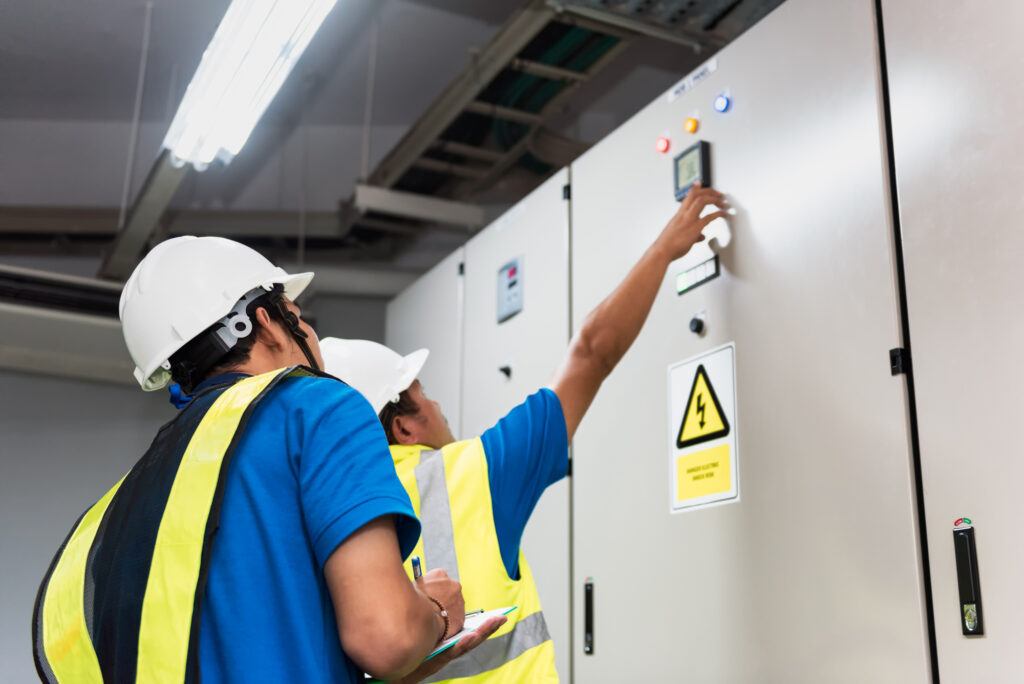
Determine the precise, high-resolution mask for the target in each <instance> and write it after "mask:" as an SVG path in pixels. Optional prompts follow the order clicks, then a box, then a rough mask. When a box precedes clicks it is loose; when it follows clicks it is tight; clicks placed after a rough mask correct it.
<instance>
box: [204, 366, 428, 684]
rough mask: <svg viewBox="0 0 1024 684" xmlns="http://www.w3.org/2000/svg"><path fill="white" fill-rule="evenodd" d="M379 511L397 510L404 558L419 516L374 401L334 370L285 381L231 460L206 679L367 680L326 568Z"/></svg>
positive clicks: (211, 601) (217, 548) (212, 581)
mask: <svg viewBox="0 0 1024 684" xmlns="http://www.w3.org/2000/svg"><path fill="white" fill-rule="evenodd" d="M239 377H241V376H239ZM230 379H237V378H235V377H234V376H231V375H229V376H218V377H215V378H210V379H209V380H207V381H206V382H204V383H203V384H202V385H200V386H199V387H198V388H197V392H199V391H202V389H203V388H204V387H206V386H209V385H212V384H216V383H219V382H223V381H225V380H230ZM384 515H391V516H394V520H395V524H396V531H397V533H398V540H399V546H400V548H401V553H402V557H403V558H404V557H405V556H407V555H408V554H409V553H410V552H411V551H412V549H413V547H414V545H415V543H416V540H417V538H418V537H419V534H420V525H419V521H418V520H416V518H415V516H414V514H413V510H412V506H411V505H410V503H409V497H408V495H407V494H406V493H405V490H404V489H403V488H402V485H401V483H400V482H399V480H398V477H397V476H396V475H395V469H394V466H393V464H392V461H391V456H390V453H389V452H388V448H387V441H386V439H385V437H384V432H383V430H382V429H381V426H380V422H379V421H378V420H377V416H376V415H375V414H374V412H373V409H372V408H371V407H370V404H369V403H368V402H367V401H366V400H365V399H364V398H363V397H362V395H360V394H358V393H357V392H355V391H354V390H352V389H351V388H349V387H348V386H347V385H345V384H344V383H342V382H340V381H338V380H334V379H330V378H292V379H287V380H285V381H283V382H282V383H281V385H280V386H279V387H278V388H276V389H275V390H274V391H273V392H271V394H270V395H269V396H268V397H267V398H265V399H264V400H263V401H262V402H261V403H260V404H259V405H258V407H257V408H256V410H255V412H254V413H253V415H252V418H251V419H250V420H249V424H248V426H247V427H246V430H245V432H244V433H243V435H242V437H241V439H240V441H239V443H238V446H237V448H236V451H235V453H234V456H233V458H232V460H231V463H230V465H229V467H228V472H227V479H226V482H225V487H224V498H223V504H222V508H221V514H220V526H219V529H218V532H217V536H216V537H215V540H214V544H213V552H212V557H211V561H210V565H209V577H208V581H207V585H206V595H205V597H204V599H203V603H202V616H201V620H202V624H201V628H200V639H199V658H200V672H201V676H202V679H203V682H204V684H213V683H216V682H228V681H231V682H362V681H363V675H362V673H360V672H359V670H358V669H357V668H356V667H355V665H354V664H353V663H352V661H351V660H349V659H348V657H347V656H346V655H345V653H344V652H343V651H342V649H341V644H340V642H339V638H338V628H337V624H336V622H335V617H334V607H333V604H332V602H331V597H330V594H329V593H328V591H327V585H326V582H325V580H324V574H323V568H324V563H325V562H326V560H327V558H328V557H329V556H330V555H331V553H332V552H333V551H334V549H336V548H337V547H338V545H339V544H341V543H342V542H343V541H344V540H345V539H346V538H347V537H348V536H349V535H350V534H352V533H353V532H354V531H356V530H357V529H359V528H360V527H362V526H363V525H365V524H366V523H368V522H370V521H372V520H374V519H375V518H378V517H380V516H384Z"/></svg>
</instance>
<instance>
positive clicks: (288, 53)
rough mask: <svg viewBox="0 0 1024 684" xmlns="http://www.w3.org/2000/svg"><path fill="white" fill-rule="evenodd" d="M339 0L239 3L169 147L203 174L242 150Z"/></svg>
mask: <svg viewBox="0 0 1024 684" xmlns="http://www.w3.org/2000/svg"><path fill="white" fill-rule="evenodd" d="M336 1H337V0H233V1H232V3H231V5H230V6H229V7H228V11H227V12H226V13H225V14H224V19H222V20H221V22H220V26H219V27H217V32H216V33H215V34H214V36H213V40H211V41H210V45H209V46H208V47H207V48H206V51H205V52H204V53H203V59H202V61H201V62H200V63H199V68H198V69H196V73H195V76H193V77H192V82H191V83H189V84H188V89H187V90H186V91H185V97H184V98H182V101H181V105H180V106H179V107H178V111H177V113H176V114H175V115H174V120H173V121H172V122H171V128H170V130H169V131H168V132H167V137H166V138H164V147H165V148H167V149H168V150H170V151H171V159H172V161H174V162H175V163H179V164H186V163H190V164H192V165H193V166H195V167H196V169H198V170H199V171H202V170H203V169H205V168H206V166H207V165H208V164H209V163H210V162H212V161H213V160H214V159H220V160H221V161H223V162H224V163H225V164H226V163H228V162H230V161H231V159H232V158H233V157H234V156H235V155H236V154H238V152H239V150H241V149H242V146H243V145H244V144H245V141H246V140H248V139H249V134H250V133H252V129H253V128H254V127H255V126H256V122H257V121H259V119H260V117H261V116H262V115H263V112H264V110H265V109H266V108H267V105H269V104H270V101H271V100H273V99H274V95H276V94H277V91H278V89H280V87H281V84H282V83H284V80H285V78H287V77H288V74H289V73H290V72H291V70H292V67H293V66H295V62H297V61H298V59H299V57H300V56H301V55H302V53H303V51H304V50H305V49H306V46H307V45H309V41H310V40H312V38H313V35H314V34H315V33H316V31H317V29H319V28H320V24H322V23H323V20H324V19H325V18H326V17H327V13H328V12H330V11H331V8H333V7H334V4H335V2H336Z"/></svg>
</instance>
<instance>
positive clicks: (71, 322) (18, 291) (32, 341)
mask: <svg viewBox="0 0 1024 684" xmlns="http://www.w3.org/2000/svg"><path fill="white" fill-rule="evenodd" d="M120 297H121V286H120V285H116V284H112V283H107V282H104V281H101V280H94V279H91V278H76V277H72V276H64V275H59V274H54V273H45V272H42V271H34V270H30V269H24V268H16V267H13V266H0V330H2V331H3V334H2V335H0V368H5V369H8V370H14V371H21V372H31V373H43V374H46V375H56V376H60V377H71V378H79V379H82V380H99V381H104V382H115V383H121V384H132V383H133V382H134V380H133V379H132V370H133V368H134V364H132V362H131V359H130V358H129V356H128V350H127V349H125V346H124V339H123V337H122V335H121V322H120V321H119V320H118V315H117V311H118V302H119V300H120Z"/></svg>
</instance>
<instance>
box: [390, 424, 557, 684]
mask: <svg viewBox="0 0 1024 684" xmlns="http://www.w3.org/2000/svg"><path fill="white" fill-rule="evenodd" d="M391 453H392V457H393V458H394V460H395V467H396V470H397V472H398V475H399V479H401V481H402V484H403V486H404V487H405V489H406V491H407V492H408V493H409V498H410V500H411V501H412V504H413V508H414V509H415V510H416V513H417V515H418V516H419V518H420V522H421V523H422V525H423V536H422V538H421V539H420V542H419V543H418V544H417V549H416V550H415V551H414V552H413V553H416V554H420V555H421V556H422V557H423V562H424V568H425V569H427V570H431V569H435V568H442V569H444V570H445V571H446V572H447V573H448V575H449V576H450V577H453V578H457V579H458V581H459V582H461V584H462V592H463V596H464V597H465V599H466V610H475V609H477V608H483V609H485V610H489V609H493V608H500V607H503V606H517V610H515V611H513V612H512V613H511V614H510V615H509V616H508V617H509V619H508V622H507V623H506V624H505V625H503V626H502V627H501V629H499V630H498V631H497V632H496V633H495V634H494V635H493V636H492V637H491V638H490V639H488V640H487V641H486V642H484V643H483V644H481V645H480V646H478V647H477V648H476V649H474V650H473V651H471V652H470V653H467V654H466V655H464V656H462V657H461V658H459V659H457V660H454V661H452V662H451V663H449V664H448V665H446V666H445V667H444V669H442V670H441V671H440V672H438V673H437V674H435V675H433V676H432V677H430V678H429V679H427V680H425V681H427V682H441V681H448V680H453V679H457V680H458V681H459V682H460V684H461V683H463V682H473V684H482V683H484V682H487V683H488V684H497V683H499V682H501V683H504V682H522V681H529V682H557V681H558V674H557V671H556V670H555V663H554V645H553V644H552V642H551V636H550V634H549V633H548V628H547V625H546V624H545V622H544V614H543V612H542V611H541V606H540V598H539V597H538V595H537V588H536V585H535V584H534V582H533V574H532V572H531V571H530V567H529V564H528V563H527V562H526V559H525V558H524V557H523V554H522V552H521V551H520V553H519V570H520V578H519V579H518V580H513V579H511V578H509V576H508V573H507V571H506V570H505V565H504V562H503V561H502V559H501V552H500V549H499V546H498V538H497V531H496V529H495V527H494V516H493V511H492V507H491V493H490V485H489V482H488V471H487V459H486V457H485V455H484V451H483V444H482V443H481V442H480V440H479V439H475V440H468V441H464V442H456V443H454V444H450V445H448V446H446V447H444V448H443V449H441V450H428V449H424V448H423V447H400V446H393V447H392V448H391ZM406 572H408V573H410V575H411V566H410V564H409V563H408V562H406Z"/></svg>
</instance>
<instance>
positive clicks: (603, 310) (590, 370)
mask: <svg viewBox="0 0 1024 684" xmlns="http://www.w3.org/2000/svg"><path fill="white" fill-rule="evenodd" d="M709 204H714V205H717V206H719V207H722V206H724V204H725V198H724V197H723V196H722V194H721V193H719V192H717V191H715V190H713V189H712V188H702V187H700V185H699V184H697V185H694V186H693V188H692V189H691V190H690V192H689V194H687V195H686V197H685V198H684V199H683V201H682V202H681V203H680V206H679V210H678V211H676V213H675V216H673V217H672V218H671V219H670V220H669V222H668V224H667V225H666V226H665V228H664V229H663V230H662V231H661V234H660V235H658V237H657V239H656V240H655V241H654V243H653V244H652V245H651V246H650V247H648V248H647V251H646V252H644V255H643V256H642V257H640V261H638V262H637V263H636V265H635V266H633V268H632V269H631V270H630V271H629V274H628V275H627V276H626V279H625V280H623V281H622V282H621V283H620V284H619V286H618V287H617V288H615V290H614V291H613V292H612V293H611V294H610V295H608V296H607V297H605V299H604V301H602V302H601V303H600V304H598V305H597V308H595V309H594V310H593V311H591V312H590V314H589V315H588V316H587V318H586V320H584V321H583V326H582V327H581V328H580V329H579V331H578V332H577V333H576V335H575V336H573V339H572V342H570V343H569V351H568V352H567V353H566V356H565V359H564V360H563V361H562V365H561V366H560V367H559V368H558V370H557V371H555V376H554V378H552V381H551V384H550V387H551V389H553V390H554V391H555V394H557V395H558V399H559V401H560V402H561V404H562V411H563V412H564V414H565V427H566V430H567V431H568V433H569V439H570V440H572V437H573V434H574V433H575V432H576V428H577V427H579V424H580V421H581V420H583V414H585V413H586V412H587V409H588V408H590V403H591V402H592V401H593V400H594V396H595V395H596V394H597V390H598V388H599V387H600V386H601V383H602V382H604V379H605V378H606V377H608V374H609V373H611V372H612V369H613V368H615V364H617V363H618V362H619V360H620V359H621V358H622V356H623V355H624V354H625V353H626V350H627V349H629V347H630V345H631V344H633V340H635V339H636V336H637V335H638V334H639V333H640V329H641V328H642V327H643V325H644V321H646V320H647V314H648V313H649V312H650V310H651V305H653V304H654V298H655V296H656V295H657V294H658V287H659V286H660V285H661V281H662V278H664V277H665V271H666V270H667V269H668V265H669V264H670V263H672V262H673V261H675V260H676V259H678V258H680V257H682V256H683V255H684V254H686V253H687V252H688V251H690V248H691V247H693V245H695V244H696V243H697V242H699V241H700V240H701V231H702V230H704V227H705V226H706V225H708V224H709V223H711V222H712V221H714V220H715V219H717V218H721V217H724V216H725V215H726V212H725V211H716V212H714V213H711V214H708V215H707V216H705V217H703V218H701V216H700V214H701V212H702V211H703V210H704V207H706V206H707V205H709Z"/></svg>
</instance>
